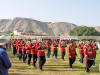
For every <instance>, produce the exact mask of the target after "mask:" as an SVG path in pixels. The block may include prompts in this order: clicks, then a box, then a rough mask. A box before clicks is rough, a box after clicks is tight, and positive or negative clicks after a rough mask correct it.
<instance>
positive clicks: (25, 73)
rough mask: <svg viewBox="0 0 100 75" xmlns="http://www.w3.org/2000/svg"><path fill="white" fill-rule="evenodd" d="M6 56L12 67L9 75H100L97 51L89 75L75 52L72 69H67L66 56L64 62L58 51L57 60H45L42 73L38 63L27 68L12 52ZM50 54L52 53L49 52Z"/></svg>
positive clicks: (99, 58) (99, 61)
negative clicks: (75, 57) (94, 64)
mask: <svg viewBox="0 0 100 75" xmlns="http://www.w3.org/2000/svg"><path fill="white" fill-rule="evenodd" d="M7 52H8V55H9V57H10V60H11V62H12V67H11V68H10V69H9V75H88V74H89V75H100V72H99V63H100V50H98V51H97V57H96V67H91V69H90V70H91V71H90V73H86V72H85V62H84V64H80V63H79V61H78V60H79V58H80V55H79V53H78V50H77V59H76V61H75V63H74V64H73V68H72V69H71V68H69V65H68V58H67V54H66V56H65V61H63V60H61V56H60V51H59V52H58V59H55V58H46V63H45V65H44V67H43V71H40V70H39V67H38V62H37V67H36V68H33V66H32V65H31V66H28V65H27V62H26V63H23V62H22V61H19V60H18V58H17V57H16V56H13V55H12V51H11V50H8V51H7ZM51 53H52V52H51Z"/></svg>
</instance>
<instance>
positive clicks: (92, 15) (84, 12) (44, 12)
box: [0, 0, 100, 26]
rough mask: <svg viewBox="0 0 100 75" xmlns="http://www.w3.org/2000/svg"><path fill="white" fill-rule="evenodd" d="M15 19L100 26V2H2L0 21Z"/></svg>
mask: <svg viewBox="0 0 100 75" xmlns="http://www.w3.org/2000/svg"><path fill="white" fill-rule="evenodd" d="M14 17H26V18H33V19H36V20H40V21H46V22H48V21H49V22H70V23H74V24H77V25H87V26H100V0H0V19H3V18H4V19H5V18H6V19H12V18H14Z"/></svg>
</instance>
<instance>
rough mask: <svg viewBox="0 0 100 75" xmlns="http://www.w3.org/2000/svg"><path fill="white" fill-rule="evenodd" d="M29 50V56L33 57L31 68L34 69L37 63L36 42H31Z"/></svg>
mask: <svg viewBox="0 0 100 75" xmlns="http://www.w3.org/2000/svg"><path fill="white" fill-rule="evenodd" d="M30 48H31V54H32V57H33V66H34V67H36V61H37V50H36V40H33V41H32V43H31V45H30Z"/></svg>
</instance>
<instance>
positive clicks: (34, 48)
mask: <svg viewBox="0 0 100 75" xmlns="http://www.w3.org/2000/svg"><path fill="white" fill-rule="evenodd" d="M35 46H36V45H35V43H31V44H30V49H31V54H37V50H36V47H35Z"/></svg>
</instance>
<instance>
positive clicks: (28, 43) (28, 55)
mask: <svg viewBox="0 0 100 75" xmlns="http://www.w3.org/2000/svg"><path fill="white" fill-rule="evenodd" d="M25 49H26V54H27V58H28V65H30V63H31V58H32V55H31V43H30V41H27V44H26V45H25Z"/></svg>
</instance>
